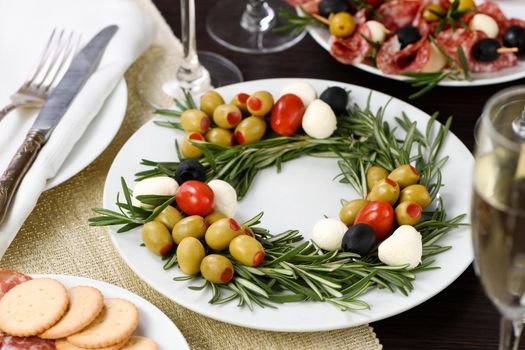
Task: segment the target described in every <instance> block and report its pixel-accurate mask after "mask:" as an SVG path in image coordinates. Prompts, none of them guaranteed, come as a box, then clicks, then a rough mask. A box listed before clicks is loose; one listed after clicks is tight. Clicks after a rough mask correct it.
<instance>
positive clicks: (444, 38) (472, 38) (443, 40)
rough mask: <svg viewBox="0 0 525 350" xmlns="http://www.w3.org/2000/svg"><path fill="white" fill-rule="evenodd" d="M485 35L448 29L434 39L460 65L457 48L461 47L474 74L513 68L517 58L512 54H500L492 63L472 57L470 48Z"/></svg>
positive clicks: (478, 32)
mask: <svg viewBox="0 0 525 350" xmlns="http://www.w3.org/2000/svg"><path fill="white" fill-rule="evenodd" d="M486 37H487V36H486V35H485V33H483V32H480V31H475V32H473V31H471V30H467V29H463V28H459V29H456V30H455V31H452V30H450V29H448V30H445V31H443V32H441V33H440V34H439V35H438V37H437V38H436V40H437V42H438V44H439V46H441V48H442V49H443V50H445V51H446V52H447V54H448V55H449V56H451V57H452V58H453V59H454V61H456V64H458V65H459V64H460V62H459V57H458V48H459V47H460V46H461V47H462V49H463V51H464V52H465V56H466V58H467V61H468V64H469V68H470V70H471V71H472V72H474V73H489V72H497V71H499V70H501V69H503V68H508V67H512V66H515V65H516V64H517V63H518V58H517V57H516V55H514V54H512V53H507V54H502V55H500V57H499V58H498V59H497V60H495V61H492V62H481V61H478V60H476V59H475V58H474V57H473V56H472V47H473V46H474V45H475V44H476V42H477V41H478V40H480V39H483V38H486Z"/></svg>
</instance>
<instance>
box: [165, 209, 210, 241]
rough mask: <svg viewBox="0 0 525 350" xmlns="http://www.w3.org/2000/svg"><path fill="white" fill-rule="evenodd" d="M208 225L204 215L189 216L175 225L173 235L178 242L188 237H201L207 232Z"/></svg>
mask: <svg viewBox="0 0 525 350" xmlns="http://www.w3.org/2000/svg"><path fill="white" fill-rule="evenodd" d="M206 227H207V226H206V222H205V221H204V218H203V217H202V216H199V215H192V216H188V217H185V218H184V219H182V220H180V221H179V222H177V224H176V225H175V226H173V230H172V231H171V237H172V238H173V241H174V242H175V243H176V244H179V243H180V242H181V241H182V240H183V239H184V238H186V237H195V238H197V239H201V238H203V237H204V234H205V233H206Z"/></svg>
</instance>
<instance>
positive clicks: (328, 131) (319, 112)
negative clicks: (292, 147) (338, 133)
mask: <svg viewBox="0 0 525 350" xmlns="http://www.w3.org/2000/svg"><path fill="white" fill-rule="evenodd" d="M302 126H303V130H304V132H306V134H307V135H308V136H310V137H313V138H314V139H326V138H327V137H330V136H331V135H332V134H333V133H334V131H335V130H336V129H337V118H336V116H335V113H334V111H333V110H332V108H330V105H328V104H327V103H326V102H324V101H322V100H314V101H313V102H312V103H310V105H309V106H308V108H306V111H305V112H304V115H303V122H302Z"/></svg>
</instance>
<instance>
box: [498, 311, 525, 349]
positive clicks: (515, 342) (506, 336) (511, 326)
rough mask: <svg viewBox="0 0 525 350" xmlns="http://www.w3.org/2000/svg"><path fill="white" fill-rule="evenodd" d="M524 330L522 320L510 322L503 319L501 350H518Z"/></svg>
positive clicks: (501, 324) (501, 325)
mask: <svg viewBox="0 0 525 350" xmlns="http://www.w3.org/2000/svg"><path fill="white" fill-rule="evenodd" d="M522 330H523V321H522V320H509V319H508V318H506V317H502V318H501V322H500V339H499V350H518V346H519V344H520V336H521V331H522Z"/></svg>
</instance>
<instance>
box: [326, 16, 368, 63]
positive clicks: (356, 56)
mask: <svg viewBox="0 0 525 350" xmlns="http://www.w3.org/2000/svg"><path fill="white" fill-rule="evenodd" d="M371 35H372V34H371V33H370V29H369V28H368V26H367V25H366V24H360V25H359V26H358V27H357V30H356V32H355V33H354V34H353V35H352V36H350V37H348V38H337V37H332V39H331V40H332V42H331V44H330V54H331V55H332V56H333V57H334V58H335V59H336V60H338V61H339V62H341V63H344V64H353V63H360V62H363V61H364V60H365V58H366V57H367V56H368V54H369V53H370V51H371V50H372V46H371V45H370V44H369V43H368V42H367V41H366V39H365V38H364V37H366V38H370V37H371ZM363 36H364V37H363Z"/></svg>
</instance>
